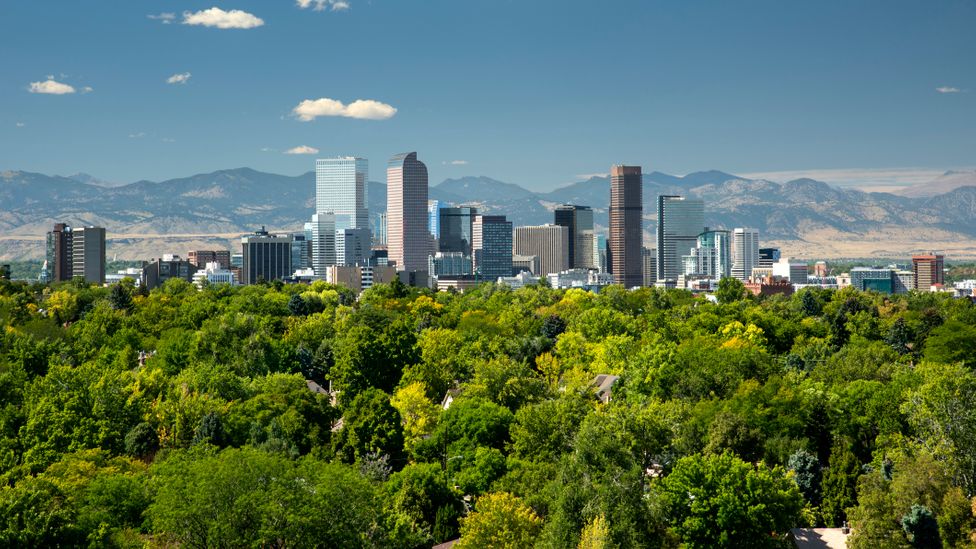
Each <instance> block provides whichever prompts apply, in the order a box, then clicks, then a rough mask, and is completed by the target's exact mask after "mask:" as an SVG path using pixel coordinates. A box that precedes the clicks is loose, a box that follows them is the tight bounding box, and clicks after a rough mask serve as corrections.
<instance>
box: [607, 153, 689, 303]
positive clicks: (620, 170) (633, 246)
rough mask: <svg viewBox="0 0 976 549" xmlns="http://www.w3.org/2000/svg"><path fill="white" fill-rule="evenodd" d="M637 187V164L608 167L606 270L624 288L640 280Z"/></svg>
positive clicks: (641, 244)
mask: <svg viewBox="0 0 976 549" xmlns="http://www.w3.org/2000/svg"><path fill="white" fill-rule="evenodd" d="M641 187H642V185H641V168H640V166H613V167H611V168H610V261H609V263H610V272H611V273H612V274H613V278H614V280H615V281H616V282H617V283H618V284H623V286H624V287H625V288H633V287H634V286H640V285H642V284H643V283H644V262H643V260H642V259H641V248H643V247H644V232H643V229H642V227H641V224H642V223H641V215H642V214H643V211H644V207H643V205H642V202H641V201H642V200H643V198H642V196H643V190H642V188H641ZM695 234H696V235H697V234H698V233H695Z"/></svg>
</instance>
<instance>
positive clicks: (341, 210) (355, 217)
mask: <svg viewBox="0 0 976 549" xmlns="http://www.w3.org/2000/svg"><path fill="white" fill-rule="evenodd" d="M368 179H369V163H368V162H367V160H366V159H365V158H356V157H353V156H344V157H337V158H320V159H318V160H316V161H315V212H316V213H319V214H324V213H331V214H333V215H334V222H335V231H336V233H337V234H335V235H333V242H334V246H335V248H336V249H335V254H334V256H333V257H334V259H333V261H334V263H331V264H339V265H355V264H356V263H358V262H361V261H362V260H363V259H365V258H366V256H367V255H368V254H369V249H370V232H369V214H368V211H367V208H366V204H367V196H366V182H367V180H368ZM313 255H314V254H313Z"/></svg>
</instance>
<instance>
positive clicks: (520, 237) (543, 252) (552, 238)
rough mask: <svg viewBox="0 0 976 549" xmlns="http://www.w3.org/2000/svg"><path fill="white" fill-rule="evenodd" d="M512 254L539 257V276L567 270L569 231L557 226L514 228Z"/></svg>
mask: <svg viewBox="0 0 976 549" xmlns="http://www.w3.org/2000/svg"><path fill="white" fill-rule="evenodd" d="M512 241H513V249H512V253H513V254H518V255H534V256H538V257H539V273H538V274H539V275H541V276H549V275H550V274H551V273H558V272H562V271H565V270H567V269H569V229H567V228H566V227H562V226H559V225H548V224H547V225H538V226H529V227H515V235H514V237H513V240H512Z"/></svg>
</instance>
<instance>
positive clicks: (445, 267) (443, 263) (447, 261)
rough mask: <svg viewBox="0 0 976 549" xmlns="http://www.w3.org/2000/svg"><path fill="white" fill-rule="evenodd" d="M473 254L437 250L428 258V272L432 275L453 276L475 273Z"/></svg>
mask: <svg viewBox="0 0 976 549" xmlns="http://www.w3.org/2000/svg"><path fill="white" fill-rule="evenodd" d="M472 269H473V266H472V264H471V256H470V255H466V254H463V253H461V252H437V253H436V254H434V255H432V256H429V257H428V258H427V272H428V273H430V275H431V276H437V277H452V276H468V275H472V274H474V271H473V270H472Z"/></svg>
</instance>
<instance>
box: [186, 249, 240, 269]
mask: <svg viewBox="0 0 976 549" xmlns="http://www.w3.org/2000/svg"><path fill="white" fill-rule="evenodd" d="M186 259H187V261H189V262H190V263H192V264H193V266H194V267H196V268H197V269H206V268H207V263H217V264H219V265H220V266H221V267H223V268H224V269H229V268H230V267H231V264H230V250H190V251H189V253H187V254H186Z"/></svg>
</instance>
